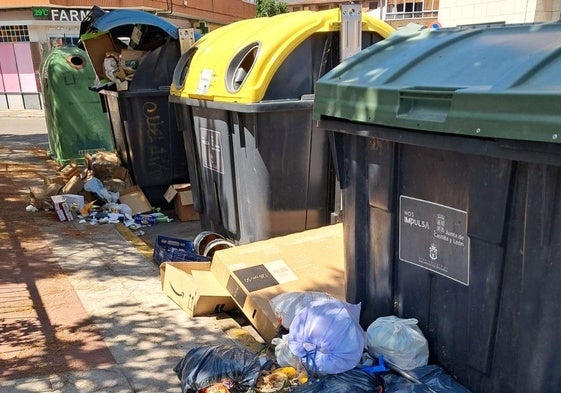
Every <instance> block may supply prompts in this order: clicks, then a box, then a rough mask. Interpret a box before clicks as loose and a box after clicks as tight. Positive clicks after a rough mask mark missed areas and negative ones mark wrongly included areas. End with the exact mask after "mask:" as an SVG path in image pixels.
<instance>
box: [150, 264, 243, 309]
mask: <svg viewBox="0 0 561 393" xmlns="http://www.w3.org/2000/svg"><path fill="white" fill-rule="evenodd" d="M202 265H203V266H204V265H205V263H204V262H203V263H202ZM198 267H199V266H198V262H194V263H191V262H165V263H162V264H161V265H160V277H161V279H162V290H163V291H164V293H165V294H166V295H167V296H168V297H169V298H170V299H171V300H173V301H174V302H175V303H176V304H177V305H178V306H179V307H181V308H182V309H183V310H184V311H185V312H187V313H188V314H189V315H190V316H192V317H196V316H199V315H211V314H215V313H219V312H223V311H230V310H234V309H236V308H237V306H236V303H235V302H234V300H233V299H232V297H231V296H230V294H229V293H228V291H226V290H225V289H224V288H223V287H222V286H220V284H218V281H216V278H215V277H214V275H213V274H212V273H211V272H210V271H208V270H198V269H197V268H198ZM201 267H202V266H201Z"/></svg>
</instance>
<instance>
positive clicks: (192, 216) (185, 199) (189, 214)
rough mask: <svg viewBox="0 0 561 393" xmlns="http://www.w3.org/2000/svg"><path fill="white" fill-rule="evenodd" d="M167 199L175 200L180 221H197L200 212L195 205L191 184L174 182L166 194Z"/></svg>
mask: <svg viewBox="0 0 561 393" xmlns="http://www.w3.org/2000/svg"><path fill="white" fill-rule="evenodd" d="M164 198H165V200H166V201H168V202H171V201H172V200H173V201H174V206H175V214H176V215H177V218H179V220H180V221H197V220H198V219H199V213H197V211H196V210H195V207H194V206H193V192H192V191H191V184H189V183H184V184H172V185H171V186H169V187H168V189H167V191H166V193H165V194H164Z"/></svg>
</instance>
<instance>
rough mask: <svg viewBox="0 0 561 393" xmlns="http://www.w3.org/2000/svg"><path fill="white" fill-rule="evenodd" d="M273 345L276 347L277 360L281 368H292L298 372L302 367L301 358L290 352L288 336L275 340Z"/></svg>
mask: <svg viewBox="0 0 561 393" xmlns="http://www.w3.org/2000/svg"><path fill="white" fill-rule="evenodd" d="M271 344H273V345H274V346H275V359H276V361H277V363H278V365H279V366H281V367H288V366H291V367H294V368H295V369H297V370H299V369H300V368H301V367H302V364H301V363H300V358H299V357H298V356H295V355H293V354H292V352H290V348H289V347H288V334H285V335H283V336H282V338H278V337H275V338H273V339H272V340H271Z"/></svg>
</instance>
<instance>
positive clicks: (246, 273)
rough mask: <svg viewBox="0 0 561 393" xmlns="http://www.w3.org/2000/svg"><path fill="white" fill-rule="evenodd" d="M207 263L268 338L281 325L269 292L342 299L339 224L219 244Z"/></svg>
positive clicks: (341, 243)
mask: <svg viewBox="0 0 561 393" xmlns="http://www.w3.org/2000/svg"><path fill="white" fill-rule="evenodd" d="M210 269H211V271H212V273H213V274H214V275H215V276H216V278H217V280H218V282H219V283H220V284H221V285H223V286H224V287H225V288H226V289H227V290H228V292H229V293H230V294H231V295H232V297H233V299H234V300H235V302H236V304H237V305H238V306H239V307H240V309H241V310H242V311H243V313H244V314H245V316H246V317H247V318H248V320H249V321H250V322H251V323H252V324H253V326H254V327H255V329H256V330H257V332H258V333H259V334H260V335H261V336H262V337H263V339H265V340H266V341H268V342H270V341H271V339H273V338H274V337H275V336H276V334H277V332H278V329H279V327H280V324H279V322H278V321H277V318H276V316H275V314H274V312H273V309H272V307H271V304H270V300H271V299H272V298H273V297H275V296H277V295H279V294H281V293H285V292H293V291H320V292H327V293H329V294H330V295H332V296H334V297H335V298H337V299H340V300H345V273H344V272H345V259H344V245H343V224H341V223H339V224H334V225H329V226H325V227H322V228H318V229H311V230H308V231H304V232H300V233H295V234H291V235H287V236H282V237H277V238H273V239H268V240H264V241H259V242H255V243H250V244H245V245H241V246H237V247H233V248H228V249H225V250H219V251H217V252H216V253H215V254H214V257H213V259H212V264H211V268H210Z"/></svg>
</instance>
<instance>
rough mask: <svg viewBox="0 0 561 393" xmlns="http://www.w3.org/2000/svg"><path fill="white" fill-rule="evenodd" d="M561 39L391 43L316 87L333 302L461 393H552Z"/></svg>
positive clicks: (497, 34) (542, 30)
mask: <svg viewBox="0 0 561 393" xmlns="http://www.w3.org/2000/svg"><path fill="white" fill-rule="evenodd" d="M560 50H561V24H560V23H551V24H526V25H512V26H508V25H506V26H502V27H487V28H484V27H470V28H455V29H441V30H437V31H424V32H417V33H415V34H410V35H403V34H396V35H393V36H391V37H390V38H388V39H387V40H384V41H382V42H380V43H378V44H376V45H374V46H372V47H370V48H368V49H366V50H364V51H363V52H361V53H359V54H358V55H356V56H355V57H353V58H352V59H351V60H350V61H348V62H344V63H342V64H341V65H340V66H339V67H337V68H336V69H334V70H332V72H330V73H328V74H326V75H325V76H324V77H323V78H321V79H320V80H319V81H318V83H317V89H316V96H315V102H314V118H315V119H318V120H319V127H320V128H321V129H324V130H327V131H329V135H330V136H331V137H332V141H333V142H334V146H335V150H336V151H337V165H336V166H337V169H338V176H339V180H340V184H341V188H342V195H343V224H344V238H345V258H346V273H347V283H346V284H347V290H346V292H347V301H349V302H351V303H358V302H361V303H362V310H363V312H362V315H361V322H362V324H363V327H365V328H366V327H368V326H369V324H370V323H372V322H373V321H374V320H375V319H376V318H378V317H380V316H385V315H389V314H394V315H397V316H399V317H403V318H416V319H417V320H418V321H419V327H420V328H421V330H422V331H423V333H424V334H425V336H426V337H427V340H428V342H429V350H430V358H429V362H431V363H432V362H434V363H437V364H440V365H442V366H443V367H444V368H445V369H446V370H447V371H448V372H449V373H450V374H451V375H453V376H454V377H456V378H457V379H458V381H459V382H460V383H462V384H463V385H464V386H466V387H467V388H468V389H470V390H471V391H472V392H474V393H478V392H480V393H483V392H484V393H494V392H509V393H522V392H536V393H538V392H557V391H559V389H560V386H561V372H560V371H559V370H560V369H559V364H560V362H561V345H560V343H561V334H560V333H559V331H560V330H559V326H561V302H560V301H559V299H561V286H560V285H559V283H560V282H561V241H560V239H561V237H560V236H561V210H560V207H561V143H560V142H561V138H560V137H559V136H560V135H561V134H560V131H561V83H560V79H559V75H560V74H561V57H560V56H559V52H560Z"/></svg>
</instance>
